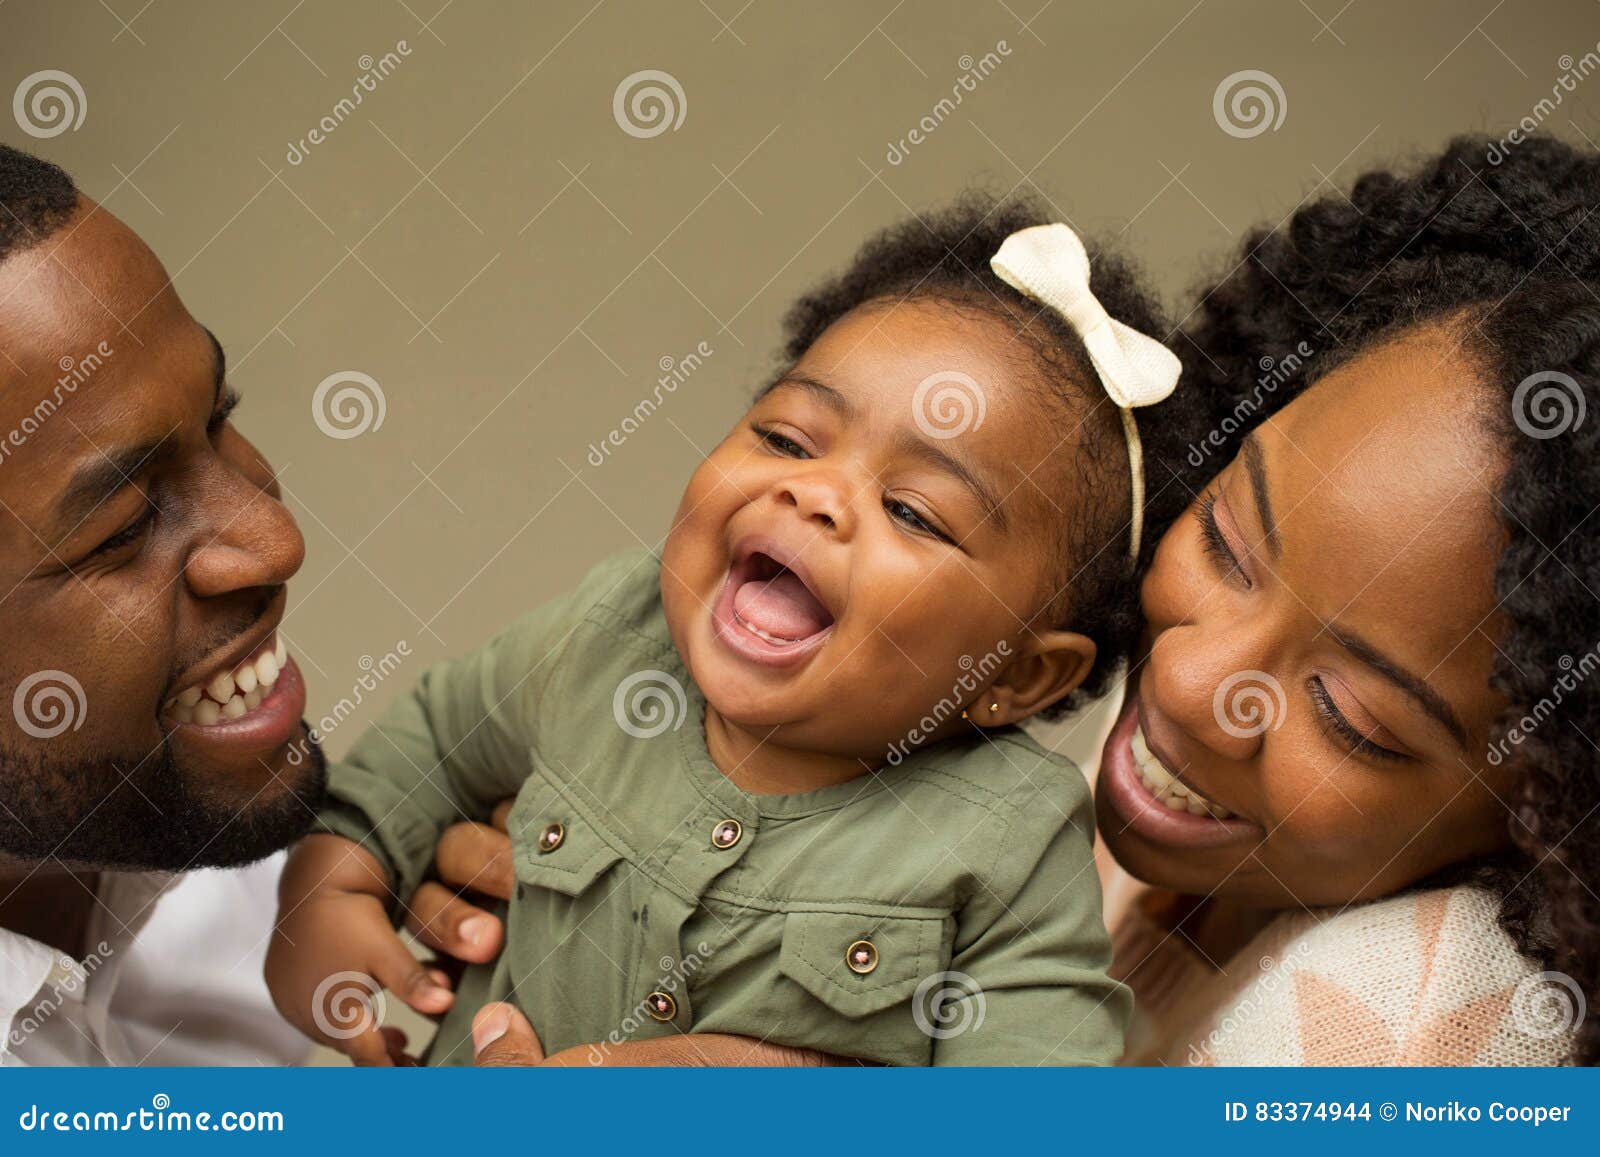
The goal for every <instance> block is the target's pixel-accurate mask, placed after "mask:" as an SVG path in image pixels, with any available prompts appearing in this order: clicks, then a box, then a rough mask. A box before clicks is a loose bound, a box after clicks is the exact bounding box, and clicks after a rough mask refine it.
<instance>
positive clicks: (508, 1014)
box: [472, 1004, 544, 1068]
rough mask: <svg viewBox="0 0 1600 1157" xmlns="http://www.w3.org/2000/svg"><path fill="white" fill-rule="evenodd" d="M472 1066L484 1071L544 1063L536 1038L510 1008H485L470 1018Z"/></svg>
mask: <svg viewBox="0 0 1600 1157" xmlns="http://www.w3.org/2000/svg"><path fill="white" fill-rule="evenodd" d="M472 1062H473V1064H475V1065H478V1066H480V1067H483V1068H515V1067H517V1066H521V1065H538V1064H543V1063H544V1046H543V1045H541V1044H540V1043H539V1034H538V1033H536V1032H534V1031H533V1025H531V1024H529V1023H528V1018H527V1017H525V1016H523V1015H522V1012H521V1010H519V1009H518V1008H516V1006H514V1005H510V1004H486V1005H484V1006H483V1007H482V1008H480V1009H479V1010H478V1014H477V1015H476V1016H474V1017H473V1018H472Z"/></svg>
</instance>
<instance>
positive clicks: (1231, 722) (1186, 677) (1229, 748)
mask: <svg viewBox="0 0 1600 1157" xmlns="http://www.w3.org/2000/svg"><path fill="white" fill-rule="evenodd" d="M1268 631H1269V628H1268V627H1267V625H1266V624H1263V623H1247V622H1241V621H1238V620H1234V621H1230V622H1229V623H1227V624H1225V625H1224V624H1217V625H1215V626H1213V627H1207V626H1204V625H1201V624H1196V623H1185V624H1182V625H1180V626H1175V627H1169V628H1168V629H1167V630H1164V631H1162V632H1161V634H1159V635H1157V636H1156V638H1155V641H1154V643H1153V644H1152V645H1151V649H1150V657H1149V659H1148V660H1147V661H1146V667H1145V672H1144V675H1143V676H1142V677H1141V682H1142V683H1143V684H1144V688H1143V692H1142V695H1143V696H1148V699H1147V700H1146V701H1147V702H1148V703H1150V704H1151V706H1152V708H1153V709H1154V710H1156V711H1159V712H1160V713H1161V714H1162V715H1164V716H1165V717H1166V718H1167V719H1168V720H1169V721H1170V722H1171V723H1172V724H1173V725H1174V726H1176V727H1179V728H1181V729H1182V730H1183V731H1184V733H1185V734H1186V735H1188V736H1189V738H1190V739H1191V740H1192V741H1194V742H1198V743H1200V744H1203V745H1204V746H1205V747H1207V748H1209V749H1210V750H1211V751H1213V752H1215V753H1216V754H1217V755H1218V756H1220V757H1222V758H1224V759H1233V760H1247V759H1250V758H1253V757H1254V756H1255V754H1256V752H1257V751H1258V750H1259V749H1260V746H1261V742H1262V737H1263V736H1264V735H1265V734H1266V733H1267V732H1269V731H1271V730H1273V729H1275V728H1276V727H1277V726H1278V725H1279V724H1281V723H1282V721H1283V714H1284V712H1285V711H1286V710H1287V707H1288V703H1287V696H1286V691H1285V689H1284V687H1283V684H1282V683H1281V682H1280V681H1279V679H1278V678H1277V676H1275V675H1274V674H1273V672H1272V668H1273V665H1274V664H1273V651H1274V648H1273V647H1272V646H1271V641H1270V638H1269V637H1268Z"/></svg>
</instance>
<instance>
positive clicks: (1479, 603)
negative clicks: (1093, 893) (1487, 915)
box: [1097, 328, 1510, 907]
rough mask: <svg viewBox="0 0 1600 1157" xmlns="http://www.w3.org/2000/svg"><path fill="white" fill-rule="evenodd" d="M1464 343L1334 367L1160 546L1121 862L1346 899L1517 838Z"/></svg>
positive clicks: (1148, 870) (1488, 466)
mask: <svg viewBox="0 0 1600 1157" xmlns="http://www.w3.org/2000/svg"><path fill="white" fill-rule="evenodd" d="M1456 344H1457V343H1456V342H1455V341H1453V340H1452V338H1451V335H1450V333H1449V332H1447V331H1446V330H1444V329H1443V328H1432V329H1427V330H1419V331H1413V332H1412V333H1411V334H1409V335H1406V336H1404V337H1402V338H1399V339H1396V340H1394V341H1392V342H1389V343H1387V344H1384V345H1382V346H1379V347H1377V348H1375V349H1373V350H1371V351H1370V352H1368V353H1366V354H1363V355H1361V356H1359V357H1358V358H1356V359H1354V360H1352V361H1350V362H1348V363H1346V364H1345V365H1343V366H1342V367H1340V368H1339V369H1337V370H1335V371H1334V372H1332V373H1330V374H1328V375H1327V376H1326V377H1325V378H1323V379H1322V380H1321V381H1320V382H1319V383H1317V384H1316V385H1315V386H1313V387H1312V388H1311V389H1309V390H1308V391H1307V392H1306V393H1305V394H1303V395H1302V396H1301V397H1300V398H1298V399H1296V400H1295V401H1294V402H1292V403H1290V404H1289V405H1287V406H1285V407H1284V408H1283V409H1282V410H1281V411H1280V412H1279V413H1278V414H1277V415H1276V416H1274V417H1273V418H1272V419H1271V420H1270V421H1267V422H1266V423H1264V424H1263V425H1262V426H1260V427H1259V428H1258V429H1257V430H1256V431H1255V433H1254V434H1253V435H1252V436H1251V438H1250V439H1249V441H1248V443H1247V444H1246V445H1245V447H1244V449H1243V450H1242V451H1241V452H1240V454H1239V456H1238V457H1237V458H1235V459H1234V461H1233V462H1231V463H1230V464H1229V465H1228V466H1227V467H1226V468H1225V469H1224V470H1223V471H1222V472H1221V474H1219V475H1218V476H1217V478H1216V479H1215V481H1214V482H1213V483H1212V484H1211V486H1210V487H1209V488H1208V489H1207V490H1206V491H1205V493H1204V494H1202V495H1201V496H1200V498H1199V499H1198V500H1197V501H1196V502H1195V503H1194V504H1193V505H1192V507H1191V508H1190V510H1189V511H1188V512H1187V513H1186V514H1185V515H1184V517H1183V518H1182V519H1181V520H1180V521H1179V522H1178V523H1177V524H1175V525H1174V526H1173V528H1172V529H1171V530H1170V531H1169V532H1168V533H1167V535H1166V537H1165V538H1164V539H1163V540H1162V542H1161V545H1160V548H1159V549H1158V551H1157V554H1156V558H1155V562H1154V564H1153V565H1152V568H1151V570H1150V573H1149V575H1148V576H1147V578H1146V579H1145V582H1144V587H1143V603H1144V611H1145V615H1146V617H1147V620H1148V627H1147V635H1146V640H1145V643H1146V648H1147V649H1146V651H1145V653H1144V654H1143V656H1142V659H1141V661H1140V662H1139V663H1138V665H1137V669H1136V671H1135V674H1134V676H1133V679H1132V680H1131V681H1130V694H1129V697H1128V705H1127V707H1126V708H1125V709H1124V713H1123V715H1122V717H1121V718H1120V719H1119V721H1118V724H1117V727H1116V728H1115V730H1114V731H1113V733H1112V736H1111V738H1110V739H1109V740H1108V741H1107V744H1106V751H1105V758H1104V760H1103V763H1102V770H1101V776H1100V788H1099V791H1098V792H1097V807H1098V811H1099V817H1098V818H1099V825H1100V831H1101V832H1102V834H1103V835H1104V838H1105V840H1106V842H1107V844H1108V845H1109V847H1110V849H1111V850H1112V852H1113V853H1114V854H1115V856H1116V858H1117V860H1118V861H1119V862H1120V863H1121V864H1122V865H1123V866H1124V867H1125V868H1127V869H1128V870H1129V871H1130V872H1132V873H1133V874H1134V875H1136V876H1138V877H1140V878H1142V879H1145V880H1148V881H1150V882H1152V883H1155V884H1159V885H1162V886H1165V887H1170V888H1176V889H1178V890H1181V891H1184V892H1188V893H1194V894H1199V895H1211V894H1213V893H1215V894H1218V895H1221V896H1226V897H1227V898H1229V899H1232V900H1236V901H1239V902H1243V903H1250V904H1259V905H1266V906H1272V907H1295V906H1301V905H1304V906H1307V907H1311V906H1317V905H1339V904H1345V903H1349V902H1352V901H1356V900H1360V899H1364V898H1369V897H1375V896H1382V895H1387V894H1389V893H1391V892H1394V891H1396V890H1397V889H1400V888H1403V887H1405V886H1407V885H1408V884H1411V883H1413V882H1415V881H1417V880H1419V879H1422V878H1423V877H1425V876H1427V875H1429V874H1431V873H1433V872H1435V871H1437V870H1439V869H1441V868H1444V867H1447V866H1449V865H1451V864H1454V863H1457V862H1459V861H1462V860H1464V859H1468V858H1471V857H1474V856H1478V855H1481V854H1485V853H1489V852H1493V851H1497V850H1500V849H1502V848H1504V847H1505V846H1507V844H1508V842H1509V837H1508V828H1507V823H1508V816H1509V814H1510V813H1509V810H1508V808H1507V807H1506V805H1505V804H1504V803H1503V802H1502V800H1503V799H1504V798H1506V796H1507V793H1508V789H1509V787H1510V777H1509V773H1508V772H1507V770H1506V769H1505V768H1495V767H1492V766H1491V765H1490V764H1489V763H1488V760H1487V758H1486V755H1487V746H1488V733H1489V728H1490V725H1491V723H1492V721H1493V719H1494V717H1495V715H1496V712H1497V710H1498V708H1499V706H1500V700H1499V699H1498V697H1497V696H1496V695H1495V694H1494V693H1493V692H1492V691H1491V690H1490V687H1489V675H1490V668H1491V665H1492V663H1493V661H1494V658H1495V640H1496V638H1497V637H1498V635H1499V633H1500V630H1501V626H1502V624H1501V622H1500V620H1499V618H1498V616H1497V614H1496V605H1495V597H1494V581H1493V577H1494V565H1495V561H1496V559H1497V557H1498V555H1499V552H1500V548H1501V544H1502V541H1503V534H1502V531H1501V529H1500V527H1499V525H1498V523H1497V521H1496V518H1495V509H1496V506H1495V499H1494V493H1495V488H1496V485H1497V483H1498V481H1499V477H1500V473H1501V469H1502V465H1501V459H1500V456H1499V454H1498V453H1497V452H1496V449H1495V445H1494V438H1493V435H1492V433H1491V429H1490V422H1489V418H1488V416H1487V415H1486V412H1485V410H1484V405H1485V401H1484V393H1483V391H1481V390H1480V389H1479V388H1477V387H1476V385H1475V384H1474V382H1475V379H1476V374H1475V372H1474V370H1473V368H1472V366H1471V364H1470V362H1469V361H1468V360H1467V359H1466V358H1465V357H1464V356H1463V355H1462V354H1461V353H1460V351H1459V350H1458V349H1457V348H1456ZM1174 777H1175V778H1174ZM1197 796H1198V798H1197ZM1208 803H1209V805H1210V806H1207V804H1208ZM1227 813H1231V817H1229V816H1228V814H1227ZM1218 815H1221V816H1223V817H1225V818H1218Z"/></svg>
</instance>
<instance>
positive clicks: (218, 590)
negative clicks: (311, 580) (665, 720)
mask: <svg viewBox="0 0 1600 1157" xmlns="http://www.w3.org/2000/svg"><path fill="white" fill-rule="evenodd" d="M273 490H275V488H273ZM228 493H229V496H230V497H235V498H236V499H237V502H238V503H239V505H236V506H233V507H232V509H228V508H227V505H228V504H226V503H224V504H221V505H222V506H223V508H221V509H219V510H218V512H217V514H218V516H217V518H216V519H215V520H214V525H213V528H212V529H210V530H207V531H203V532H202V533H203V534H204V535H205V537H204V538H202V540H201V542H200V544H199V545H198V546H197V547H196V548H195V549H194V550H193V551H192V552H191V553H190V555H189V561H188V564H187V565H186V566H185V568H184V579H185V581H186V582H187V583H188V586H189V589H190V590H191V591H192V592H193V593H194V595H195V597H197V598H217V597H218V596H221V595H226V594H230V593H232V592H234V591H239V590H245V589H247V588H250V587H264V586H278V585H281V584H282V583H285V582H288V581H289V579H290V578H291V577H292V576H293V575H294V573H295V572H296V571H298V570H299V569H300V564H301V563H302V562H304V561H305V557H306V543H305V539H304V538H302V537H301V535H300V528H299V526H297V525H296V524H295V521H294V516H293V515H292V514H290V513H289V510H288V508H287V507H285V506H284V505H283V503H282V502H280V501H278V499H277V498H276V497H275V496H274V493H273V492H272V491H269V490H262V489H257V488H256V487H255V486H253V485H251V484H249V483H248V482H244V480H242V479H239V480H237V484H236V485H235V486H232V487H230V488H229V491H228Z"/></svg>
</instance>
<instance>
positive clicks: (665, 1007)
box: [644, 992, 678, 1020]
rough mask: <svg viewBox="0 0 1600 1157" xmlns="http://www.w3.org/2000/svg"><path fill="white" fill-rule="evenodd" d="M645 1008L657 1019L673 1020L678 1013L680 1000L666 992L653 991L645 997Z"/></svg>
mask: <svg viewBox="0 0 1600 1157" xmlns="http://www.w3.org/2000/svg"><path fill="white" fill-rule="evenodd" d="M644 1010H645V1011H646V1012H648V1013H649V1014H650V1015H651V1016H653V1017H654V1018H655V1019H656V1020H671V1019H672V1018H673V1017H675V1016H677V1015H678V1002H677V1001H675V1000H673V999H672V997H671V996H670V995H669V994H667V993H665V992H652V993H651V994H650V995H649V996H647V997H645V998H644Z"/></svg>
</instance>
